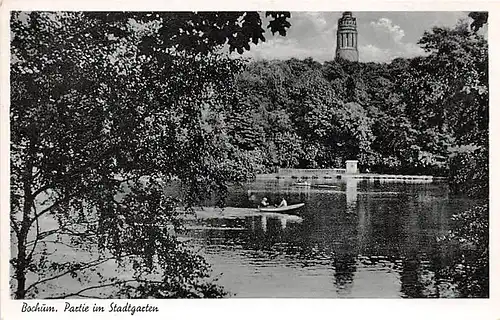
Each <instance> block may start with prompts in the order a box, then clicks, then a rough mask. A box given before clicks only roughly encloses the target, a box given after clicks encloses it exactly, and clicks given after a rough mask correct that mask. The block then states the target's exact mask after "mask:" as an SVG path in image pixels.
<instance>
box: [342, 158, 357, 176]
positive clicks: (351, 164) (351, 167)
mask: <svg viewBox="0 0 500 320" xmlns="http://www.w3.org/2000/svg"><path fill="white" fill-rule="evenodd" d="M345 173H347V174H356V173H359V171H358V160H347V161H346V162H345Z"/></svg>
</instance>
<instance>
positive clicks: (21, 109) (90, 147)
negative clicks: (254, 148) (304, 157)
mask: <svg viewBox="0 0 500 320" xmlns="http://www.w3.org/2000/svg"><path fill="white" fill-rule="evenodd" d="M271 16H272V18H274V20H272V21H271V22H273V21H277V22H273V23H272V24H271V25H270V28H271V29H272V31H273V32H276V31H277V32H279V33H280V34H285V32H286V27H287V26H288V25H287V23H286V17H287V15H286V14H283V13H271ZM239 18H242V19H239ZM207 22H214V23H215V24H216V25H214V26H213V29H212V28H207V27H203V26H206V24H207ZM260 25H261V20H260V16H259V15H258V14H256V13H227V15H225V14H223V13H221V14H210V13H200V14H197V13H186V14H171V13H161V14H154V13H95V12H87V13H77V12H59V13H52V12H29V13H26V12H14V13H13V14H12V19H11V30H12V34H13V37H12V42H11V50H12V51H11V54H12V60H11V108H10V111H11V115H10V119H11V212H10V218H11V227H12V228H11V230H12V232H13V234H12V242H13V247H14V249H13V252H12V257H13V258H12V260H11V264H12V267H13V270H14V273H13V279H12V280H13V281H12V285H13V286H15V289H14V295H15V298H18V299H22V298H32V297H39V296H40V294H42V293H41V291H43V290H45V289H46V288H47V287H49V288H50V286H56V285H57V283H58V282H59V281H61V282H64V281H68V277H70V278H74V279H77V280H79V281H80V282H82V284H84V285H85V284H86V285H88V286H87V287H84V288H82V289H81V290H76V291H75V292H62V291H60V290H62V288H58V289H54V290H50V292H46V293H45V294H43V295H47V294H49V296H50V293H52V294H53V293H54V292H59V294H60V296H59V297H69V296H87V297H88V295H89V293H93V295H91V296H99V295H101V296H102V295H104V296H106V295H107V294H108V293H106V292H105V291H99V289H112V291H114V292H115V293H114V294H116V291H117V290H120V292H121V294H125V295H129V296H130V295H131V296H135V297H144V295H153V296H159V295H160V296H168V297H188V296H189V297H194V296H196V297H201V296H207V295H208V296H210V295H213V296H220V295H222V294H223V291H222V290H221V289H220V288H218V287H217V286H216V285H213V284H210V283H209V282H207V280H208V276H209V274H210V273H209V271H210V269H209V266H208V265H207V264H206V263H204V261H203V259H202V258H201V257H200V256H199V255H197V254H195V253H193V252H191V251H190V250H187V249H186V247H185V245H183V244H182V243H180V242H179V241H178V240H177V239H176V238H175V237H174V236H172V235H171V231H172V230H171V229H172V228H173V229H175V230H179V228H180V225H179V222H178V219H177V209H176V208H177V207H179V206H184V207H187V208H189V207H191V206H192V205H194V204H196V203H199V202H201V201H202V200H203V199H205V198H207V197H211V196H212V195H213V194H214V193H215V194H217V195H219V198H220V200H221V201H222V200H223V198H224V194H225V191H226V188H227V183H228V182H231V181H241V180H246V179H247V178H248V176H251V174H253V169H252V165H253V163H252V162H251V161H249V160H248V159H247V158H245V157H243V156H241V154H240V153H239V149H238V148H237V147H236V146H234V145H232V144H231V142H230V141H229V139H228V136H227V134H226V132H225V127H226V125H225V121H226V119H225V118H224V116H223V113H222V112H221V110H222V109H223V108H224V107H225V106H227V105H228V104H230V103H231V101H232V100H233V99H234V75H235V74H236V73H237V72H238V71H239V70H240V68H241V63H240V61H239V60H238V59H229V58H228V57H227V56H226V55H223V54H221V53H219V48H220V45H222V44H224V43H228V44H229V46H230V48H231V49H235V50H236V51H241V48H246V47H247V43H246V42H245V41H253V42H254V43H255V42H256V41H258V40H261V41H262V40H264V39H263V37H262V33H263V30H262V29H261V28H260ZM202 28H204V29H203V32H204V33H203V35H200V33H199V31H200V30H201V29H202ZM211 30H213V31H214V32H212V33H211V32H210V31H211ZM228 30H229V31H231V32H230V34H229V33H227V32H228ZM186 32H187V33H188V34H189V36H187V35H186ZM193 32H194V33H193ZM186 37H187V38H186ZM192 37H197V39H198V41H192V40H193V38H192ZM186 39H189V41H190V45H186V42H185V41H186ZM191 44H194V45H191ZM145 179H146V180H145ZM173 180H175V181H179V183H180V184H181V187H182V190H183V192H182V197H181V198H179V199H174V198H169V197H167V196H166V195H165V194H164V192H163V188H164V187H165V184H167V183H169V182H171V181H173ZM63 249H64V250H65V251H67V250H69V252H76V253H77V254H78V257H81V259H74V260H73V261H65V262H64V263H62V262H60V260H58V258H57V251H61V250H63ZM54 250H55V251H54ZM89 252H90V253H89ZM63 260H64V259H63ZM110 262H114V263H115V264H116V265H117V267H119V268H122V269H123V268H124V271H123V270H122V271H121V272H124V273H125V274H129V275H130V278H129V279H126V280H123V279H118V278H116V277H114V276H104V275H103V273H102V270H101V271H99V270H100V269H99V268H100V267H102V266H103V265H106V264H107V263H110ZM145 274H152V275H154V276H155V278H154V279H151V278H145V276H144V275H145ZM96 276H97V278H96ZM92 283H93V284H94V285H90V284H92ZM124 286H125V287H126V289H127V290H126V291H123V290H122V289H123V288H124ZM134 288H135V289H134ZM65 289H71V288H67V287H66V288H65ZM160 290H161V292H163V293H162V294H159V292H160ZM47 291H49V290H47ZM96 291H97V293H95V292H96ZM127 292H128V293H127ZM154 292H156V293H154ZM153 293H154V294H153ZM110 296H114V295H113V294H111V293H110Z"/></svg>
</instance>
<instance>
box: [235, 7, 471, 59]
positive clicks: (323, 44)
mask: <svg viewBox="0 0 500 320" xmlns="http://www.w3.org/2000/svg"><path fill="white" fill-rule="evenodd" d="M467 14H468V12H461V11H434V12H408V11H392V12H353V16H354V17H355V18H357V25H358V50H359V60H360V61H362V62H370V61H373V62H390V61H391V60H393V59H394V58H397V57H402V58H411V57H415V56H418V55H423V54H424V52H423V50H422V49H421V48H420V47H419V46H418V45H417V42H418V40H419V39H420V37H421V36H422V35H423V33H424V31H426V30H431V29H432V27H434V26H447V27H453V26H454V25H456V24H457V23H458V22H459V20H460V19H466V18H467ZM341 16H342V12H292V17H291V19H290V23H291V27H290V29H288V33H287V35H286V37H282V36H280V35H278V34H275V35H274V36H273V35H272V34H271V32H270V31H269V30H266V33H265V37H266V42H264V43H259V44H258V45H253V44H252V46H251V49H250V51H249V52H246V53H245V54H244V57H250V58H252V59H257V60H259V59H268V60H271V59H290V58H298V59H305V58H308V57H312V58H313V59H314V60H316V61H319V62H324V61H330V60H333V58H334V54H335V46H336V32H337V20H338V19H339V18H340V17H341ZM263 20H264V23H263V27H264V29H265V28H266V27H267V23H268V20H267V19H266V18H264V17H263Z"/></svg>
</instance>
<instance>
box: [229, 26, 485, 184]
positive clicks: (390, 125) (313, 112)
mask: <svg viewBox="0 0 500 320" xmlns="http://www.w3.org/2000/svg"><path fill="white" fill-rule="evenodd" d="M419 43H420V45H421V46H422V47H423V48H424V49H425V50H426V51H428V54H427V55H426V56H422V57H416V58H413V59H402V58H398V59H395V60H393V61H392V62H391V63H389V64H381V63H358V62H349V61H345V60H339V61H328V62H325V63H324V64H319V63H317V62H315V61H314V60H312V59H310V58H309V59H305V60H302V61H300V60H297V59H290V60H288V61H258V62H253V63H250V64H249V65H248V66H246V69H245V71H244V72H243V73H242V74H241V75H240V76H238V78H237V82H236V86H237V89H238V92H239V93H240V95H239V96H238V97H239V98H238V99H236V101H235V103H236V106H237V107H235V109H233V110H244V111H240V112H239V113H237V114H236V115H237V116H233V118H232V119H234V121H235V124H234V125H235V127H238V126H239V127H238V128H241V130H240V131H238V130H235V131H234V132H233V133H231V135H233V136H234V139H237V140H238V139H240V140H241V137H238V135H241V134H243V133H247V132H248V133H252V134H253V135H251V134H247V135H246V138H245V144H246V145H248V146H250V145H251V147H250V148H251V149H252V150H253V149H258V150H262V151H263V152H262V153H261V154H263V155H266V156H269V155H270V156H271V158H272V161H266V159H263V161H262V162H261V163H267V165H266V166H267V168H268V171H271V170H273V169H274V167H275V166H277V165H280V166H283V165H287V166H294V167H311V168H314V167H318V168H328V167H343V166H344V163H345V160H349V159H357V160H359V161H360V166H361V167H362V168H367V169H370V170H371V171H378V172H390V173H405V174H434V175H443V176H446V175H448V174H450V170H452V174H454V173H456V172H458V171H457V170H456V169H455V168H451V167H450V166H452V165H453V164H454V163H456V161H455V160H452V158H453V157H454V155H455V152H454V151H453V150H456V149H460V148H461V147H463V146H469V145H470V146H476V147H481V148H487V140H488V121H489V118H488V77H487V74H488V72H487V70H488V51H487V50H488V46H487V42H486V39H485V38H484V37H483V36H482V35H480V34H478V33H476V32H473V31H471V30H470V29H469V27H468V26H467V25H465V24H463V23H459V24H458V25H457V26H456V27H454V28H441V27H435V28H433V29H432V30H431V31H428V32H425V33H424V35H423V36H422V38H421V40H420V41H419ZM238 116H239V117H241V118H244V119H238ZM276 119H278V120H279V121H276ZM243 127H244V129H242V128H243ZM277 133H281V134H282V135H284V134H286V135H288V136H289V137H294V138H293V139H295V140H294V141H288V142H287V144H288V145H290V146H293V148H294V150H295V151H294V152H291V151H290V150H289V151H287V153H284V155H285V154H286V157H287V158H290V159H293V160H292V161H289V162H286V161H285V162H283V161H282V160H280V161H275V160H276V158H275V157H273V156H272V155H273V154H274V153H275V151H274V150H276V147H275V141H274V139H275V137H276V135H277ZM283 152H285V151H283ZM290 152H291V153H290ZM452 181H454V178H452Z"/></svg>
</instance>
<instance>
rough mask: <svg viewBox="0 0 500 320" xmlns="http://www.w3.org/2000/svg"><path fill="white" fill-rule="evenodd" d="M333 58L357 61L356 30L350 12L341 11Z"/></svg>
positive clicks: (354, 20) (354, 21) (354, 19)
mask: <svg viewBox="0 0 500 320" xmlns="http://www.w3.org/2000/svg"><path fill="white" fill-rule="evenodd" d="M335 58H337V59H346V60H349V61H356V62H357V61H358V59H359V54H358V30H357V27H356V18H354V17H353V16H352V12H350V11H346V12H344V13H342V18H340V19H339V22H338V28H337V50H336V51H335Z"/></svg>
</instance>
